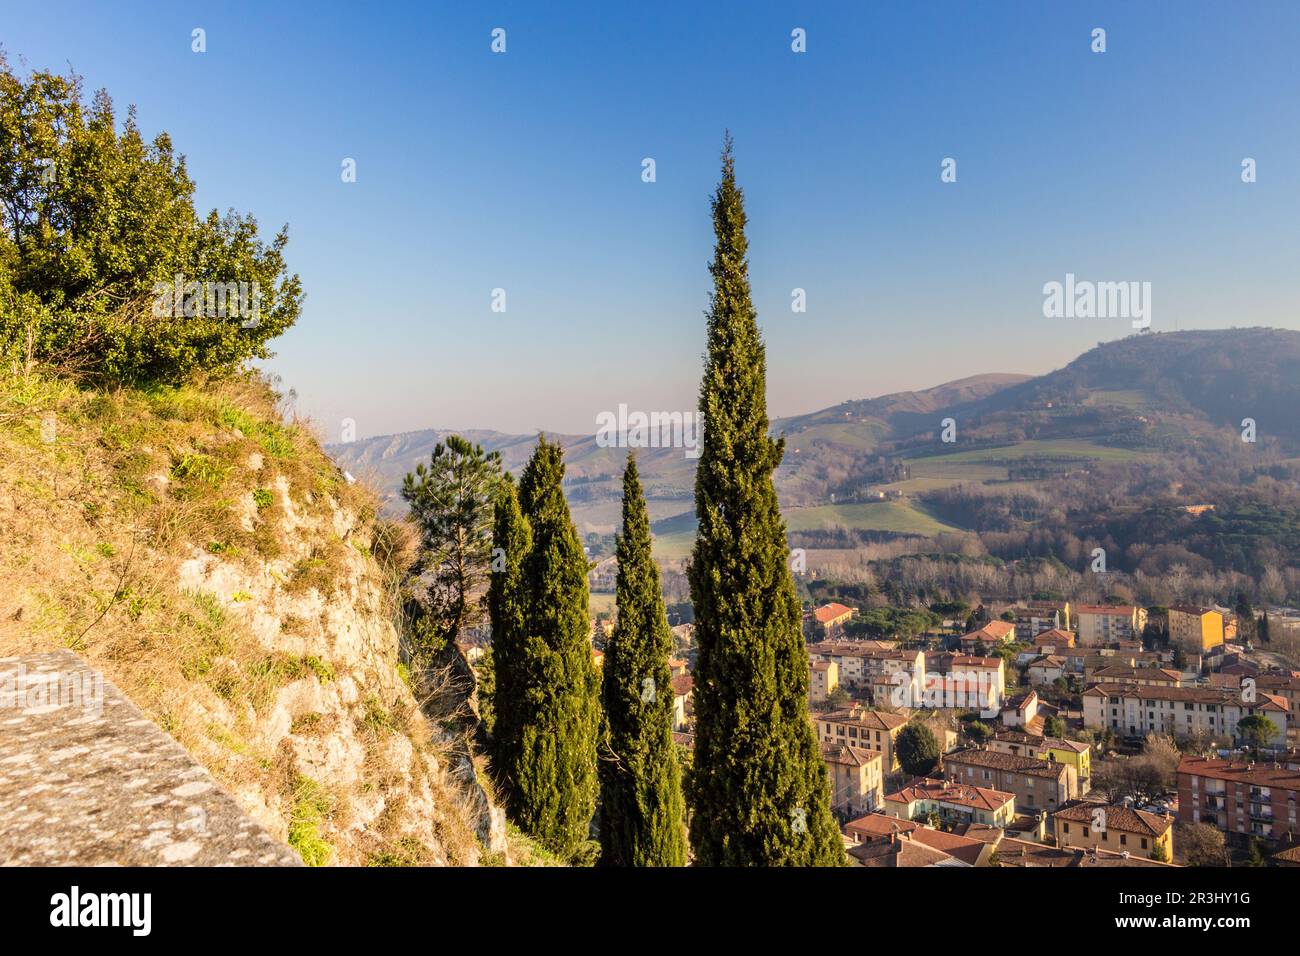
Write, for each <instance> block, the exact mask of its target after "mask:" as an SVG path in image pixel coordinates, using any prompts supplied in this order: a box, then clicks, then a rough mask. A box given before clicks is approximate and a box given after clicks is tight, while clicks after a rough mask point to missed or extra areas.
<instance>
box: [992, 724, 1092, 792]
mask: <svg viewBox="0 0 1300 956" xmlns="http://www.w3.org/2000/svg"><path fill="white" fill-rule="evenodd" d="M988 749H989V750H993V751H996V752H997V753H1005V754H1013V755H1015V756H1017V757H1033V758H1034V759H1035V760H1044V761H1047V762H1048V763H1063V764H1067V765H1069V766H1071V767H1073V768H1074V772H1075V773H1076V774H1078V777H1079V790H1080V792H1082V793H1086V792H1087V791H1088V782H1089V781H1090V780H1091V779H1092V748H1091V747H1089V746H1088V745H1087V744H1085V743H1081V742H1079V741H1077V740H1066V739H1065V738H1063V737H1045V736H1043V735H1041V734H1026V733H1021V732H1020V731H1015V730H1004V731H1002V732H1001V733H998V734H995V735H994V736H993V739H991V740H990V741H989V742H988Z"/></svg>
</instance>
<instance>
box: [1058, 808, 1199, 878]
mask: <svg viewBox="0 0 1300 956" xmlns="http://www.w3.org/2000/svg"><path fill="white" fill-rule="evenodd" d="M1052 829H1053V833H1054V834H1055V836H1056V845H1057V846H1059V847H1082V848H1084V849H1088V850H1094V849H1097V850H1111V851H1113V852H1115V853H1124V852H1126V851H1127V852H1129V853H1134V854H1141V855H1142V856H1145V857H1149V858H1150V859H1153V860H1159V861H1160V862H1162V863H1169V862H1172V861H1173V858H1174V818H1173V817H1172V816H1162V815H1160V814H1156V813H1147V812H1146V811H1144V810H1134V809H1132V808H1130V807H1125V806H1119V805H1112V806H1104V805H1102V804H1098V803H1076V804H1074V805H1073V806H1069V807H1062V808H1061V809H1060V810H1057V811H1056V812H1055V813H1054V814H1052Z"/></svg>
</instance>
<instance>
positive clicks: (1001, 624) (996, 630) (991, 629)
mask: <svg viewBox="0 0 1300 956" xmlns="http://www.w3.org/2000/svg"><path fill="white" fill-rule="evenodd" d="M1015 630H1016V625H1015V624H1014V623H1013V622H1011V621H989V622H988V623H987V624H985V625H984V626H983V627H981V628H980V629H979V630H975V631H971V632H970V633H969V634H966V635H964V638H966V639H971V638H974V639H979V638H981V637H989V638H992V639H993V640H995V641H1000V640H1002V639H1003V638H1004V637H1006V636H1007V635H1008V634H1014V633H1015Z"/></svg>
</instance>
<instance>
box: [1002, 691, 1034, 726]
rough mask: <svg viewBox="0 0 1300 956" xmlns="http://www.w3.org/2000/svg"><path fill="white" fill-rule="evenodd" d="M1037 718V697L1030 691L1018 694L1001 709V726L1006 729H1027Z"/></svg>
mask: <svg viewBox="0 0 1300 956" xmlns="http://www.w3.org/2000/svg"><path fill="white" fill-rule="evenodd" d="M1037 716H1038V695H1037V694H1036V693H1034V692H1033V691H1032V690H1030V691H1026V692H1025V693H1023V694H1018V695H1017V696H1015V697H1012V698H1011V699H1010V700H1008V701H1007V702H1006V704H1005V705H1004V706H1003V708H1002V724H1003V726H1006V727H1028V726H1029V725H1030V724H1032V723H1033V720H1034V718H1035V717H1037Z"/></svg>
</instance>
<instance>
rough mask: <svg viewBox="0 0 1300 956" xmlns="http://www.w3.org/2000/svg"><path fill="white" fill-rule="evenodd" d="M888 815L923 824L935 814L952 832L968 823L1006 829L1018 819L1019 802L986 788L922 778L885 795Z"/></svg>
mask: <svg viewBox="0 0 1300 956" xmlns="http://www.w3.org/2000/svg"><path fill="white" fill-rule="evenodd" d="M884 811H885V814H886V815H887V816H891V817H897V818H898V819H900V820H919V819H922V818H925V817H928V816H929V815H930V814H931V813H934V814H937V815H938V817H939V819H940V820H941V821H942V822H943V823H944V825H945V826H946V827H948V828H951V827H952V826H954V825H956V824H967V823H982V824H986V825H988V826H994V827H1004V826H1006V825H1007V824H1008V823H1010V822H1011V821H1012V820H1013V819H1015V816H1016V798H1015V795H1014V794H1011V793H1004V792H1002V791H1000V790H991V789H988V788H986V787H974V786H969V785H967V784H964V783H958V782H956V781H952V780H934V779H930V778H922V779H919V780H913V781H912V782H911V783H909V784H908V785H907V786H905V787H903V788H902V789H901V790H898V791H896V792H894V793H888V794H885V803H884Z"/></svg>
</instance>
